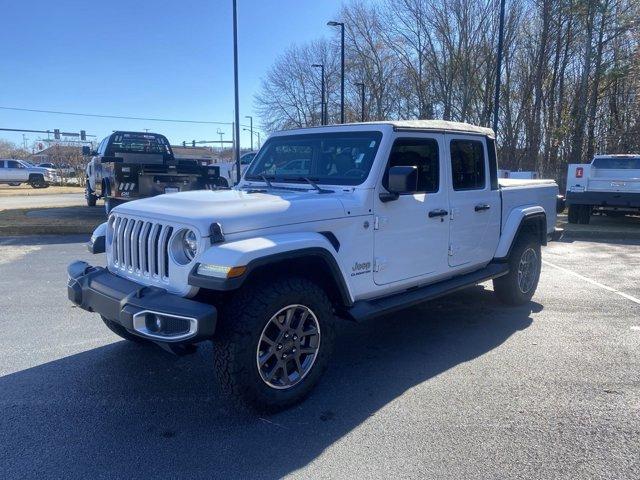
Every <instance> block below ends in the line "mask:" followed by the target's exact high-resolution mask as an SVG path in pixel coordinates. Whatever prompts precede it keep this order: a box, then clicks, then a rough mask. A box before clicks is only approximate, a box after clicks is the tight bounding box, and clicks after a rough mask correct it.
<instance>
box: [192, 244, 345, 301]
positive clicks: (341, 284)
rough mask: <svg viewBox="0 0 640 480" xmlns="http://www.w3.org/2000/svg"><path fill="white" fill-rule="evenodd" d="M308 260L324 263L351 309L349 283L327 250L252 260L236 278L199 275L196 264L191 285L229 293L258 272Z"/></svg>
mask: <svg viewBox="0 0 640 480" xmlns="http://www.w3.org/2000/svg"><path fill="white" fill-rule="evenodd" d="M308 259H314V260H316V261H317V260H319V261H322V262H323V263H324V265H325V266H326V268H327V272H328V273H329V274H330V275H331V280H332V281H333V283H334V286H335V288H336V290H337V293H338V295H339V300H340V303H341V304H342V306H344V307H350V306H352V305H353V301H352V300H351V296H350V294H349V289H348V288H347V283H346V281H345V279H344V276H343V275H342V271H341V270H340V267H339V266H338V262H337V261H336V259H335V257H334V256H333V255H332V254H331V252H329V251H328V250H327V249H325V248H321V247H310V248H302V249H298V250H291V251H288V252H281V253H274V254H271V255H265V256H264V257H260V258H256V259H254V260H251V261H250V262H249V263H248V264H247V266H246V267H247V269H246V271H245V272H244V273H243V274H242V275H240V276H239V277H235V278H227V279H222V278H214V277H208V276H205V275H200V274H199V273H198V266H199V264H196V265H195V266H194V267H193V269H192V270H191V272H190V273H189V280H188V282H189V285H192V286H194V287H201V288H205V289H208V290H214V291H222V292H228V291H233V290H237V289H238V288H240V287H242V285H244V284H245V283H246V282H247V281H248V280H249V279H250V278H251V277H252V274H255V273H256V272H257V271H258V270H260V269H262V268H264V267H268V266H277V265H283V264H285V263H289V262H296V261H303V260H308Z"/></svg>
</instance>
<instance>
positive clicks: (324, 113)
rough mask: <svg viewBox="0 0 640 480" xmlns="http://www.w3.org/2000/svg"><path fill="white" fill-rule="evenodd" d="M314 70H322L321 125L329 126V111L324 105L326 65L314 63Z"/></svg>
mask: <svg viewBox="0 0 640 480" xmlns="http://www.w3.org/2000/svg"><path fill="white" fill-rule="evenodd" d="M311 66H312V67H314V68H319V69H320V75H321V77H322V78H321V79H320V98H321V102H322V106H321V108H320V125H326V124H327V109H326V106H325V103H324V63H314V64H313V65H311Z"/></svg>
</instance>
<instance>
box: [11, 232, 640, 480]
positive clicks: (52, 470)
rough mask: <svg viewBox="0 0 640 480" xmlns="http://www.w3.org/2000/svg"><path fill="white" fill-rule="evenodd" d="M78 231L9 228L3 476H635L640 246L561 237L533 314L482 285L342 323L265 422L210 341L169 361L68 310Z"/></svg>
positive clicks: (80, 251)
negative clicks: (322, 363) (314, 383)
mask: <svg viewBox="0 0 640 480" xmlns="http://www.w3.org/2000/svg"><path fill="white" fill-rule="evenodd" d="M85 240H86V237H53V236H49V237H23V238H4V239H0V291H1V292H2V294H1V295H0V328H1V331H2V336H1V337H0V338H2V340H1V345H2V348H1V349H0V408H1V411H2V415H0V478H3V479H14V478H82V479H86V478H124V477H126V478H145V479H147V478H153V477H162V478H178V477H187V478H203V479H205V478H206V479H212V478H225V479H229V478H243V479H244V478H279V477H290V478H351V479H353V478H358V479H360V478H417V479H418V478H419V479H425V478H437V479H489V478H496V479H498V478H499V479H511V478H523V479H524V478H527V479H529V478H549V479H565V478H566V479H576V478H579V479H592V478H594V479H595V478H618V479H625V480H629V479H633V478H640V457H639V450H640V440H639V438H640V436H639V435H640V411H639V410H640V381H639V377H640V373H639V372H640V317H639V313H640V304H639V303H640V300H638V299H639V298H640V279H639V278H638V277H639V276H638V271H639V265H638V264H639V263H640V243H632V242H627V243H622V242H621V243H610V242H609V243H604V242H579V241H575V242H560V243H554V244H551V245H550V246H549V247H547V248H545V249H544V254H543V257H544V259H545V262H546V263H545V264H544V265H543V272H542V279H541V282H540V285H539V287H538V292H537V294H536V296H535V297H534V301H533V302H532V303H531V304H529V305H527V306H524V307H519V308H509V307H505V306H503V305H501V304H499V303H498V302H497V301H496V300H495V299H494V296H493V294H492V292H491V287H490V284H488V285H484V286H480V287H475V288H471V289H468V290H466V291H463V292H459V293H456V294H454V295H452V296H449V297H446V298H443V299H441V300H438V301H434V302H431V303H428V304H425V305H423V306H420V307H418V308H413V309H410V310H407V311H404V312H400V313H397V314H394V315H392V316H389V317H385V318H381V319H379V320H377V321H373V322H371V323H367V324H364V325H353V324H349V323H344V324H342V325H341V327H340V331H339V341H338V345H337V349H336V352H335V356H334V360H333V362H332V365H331V367H330V369H329V371H328V372H327V374H326V375H325V377H324V379H323V381H322V383H321V384H320V385H319V386H318V388H317V389H316V390H315V391H314V393H313V394H312V395H311V397H310V398H309V399H308V400H307V401H306V402H304V403H303V404H301V405H300V406H298V407H296V408H293V409H291V410H289V411H286V412H283V413H280V414H278V415H273V416H269V417H264V416H263V417H260V416H257V415H254V414H249V413H246V412H242V411H238V410H237V409H236V408H235V406H234V405H233V404H232V403H230V402H229V401H228V400H226V399H224V398H222V397H221V395H220V393H219V389H218V387H217V385H216V383H215V381H214V380H213V375H212V361H211V348H212V347H211V346H210V345H205V346H203V347H201V348H200V349H199V350H198V351H197V353H196V354H194V355H191V356H187V357H181V358H176V357H172V356H170V355H169V354H166V353H164V352H163V351H161V350H160V349H158V348H153V347H140V346H136V345H132V344H129V343H127V342H125V341H120V340H119V339H118V338H117V337H115V336H113V335H112V334H111V333H110V332H109V331H108V330H107V329H106V328H105V327H104V326H103V325H102V324H101V322H100V320H99V318H98V317H97V316H96V315H92V314H89V313H87V312H84V311H82V310H80V309H77V308H73V307H72V306H71V304H70V303H69V302H68V301H67V300H66V298H65V283H66V275H65V267H66V264H67V263H68V262H69V261H71V260H72V259H76V258H80V259H85V260H89V259H90V257H91V256H90V255H89V254H88V253H87V252H86V250H85V249H84V247H83V245H82V242H83V241H85ZM96 258H97V259H98V260H97V261H98V262H101V261H102V259H101V258H100V257H96ZM96 258H93V259H91V260H92V261H93V262H94V263H95V262H96Z"/></svg>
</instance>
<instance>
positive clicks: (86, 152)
mask: <svg viewBox="0 0 640 480" xmlns="http://www.w3.org/2000/svg"><path fill="white" fill-rule="evenodd" d="M82 155H84V156H85V157H88V156H89V155H91V147H87V146H86V145H85V146H83V147H82Z"/></svg>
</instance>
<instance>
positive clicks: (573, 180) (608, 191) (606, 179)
mask: <svg viewBox="0 0 640 480" xmlns="http://www.w3.org/2000/svg"><path fill="white" fill-rule="evenodd" d="M566 203H567V205H568V206H569V223H582V224H587V223H589V220H590V218H591V214H592V213H593V212H594V211H598V212H600V213H604V214H605V215H610V216H622V215H625V214H627V213H637V212H638V211H640V155H596V156H595V157H594V158H593V160H592V162H591V163H584V164H582V163H572V164H570V165H569V168H568V171H567V191H566Z"/></svg>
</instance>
